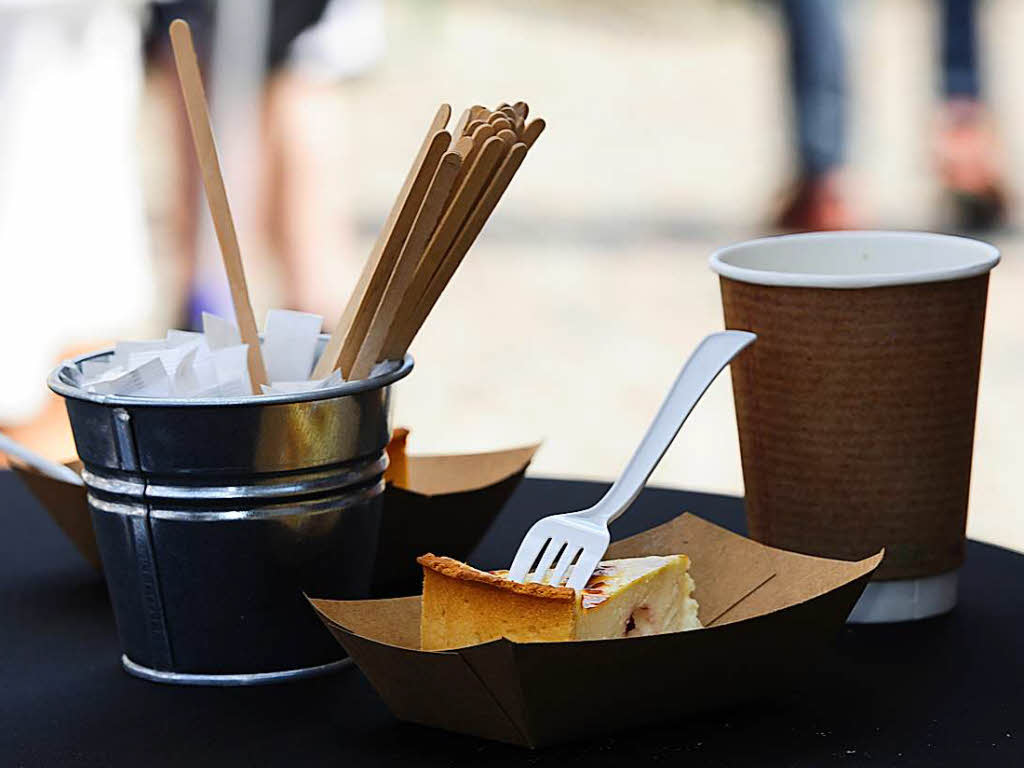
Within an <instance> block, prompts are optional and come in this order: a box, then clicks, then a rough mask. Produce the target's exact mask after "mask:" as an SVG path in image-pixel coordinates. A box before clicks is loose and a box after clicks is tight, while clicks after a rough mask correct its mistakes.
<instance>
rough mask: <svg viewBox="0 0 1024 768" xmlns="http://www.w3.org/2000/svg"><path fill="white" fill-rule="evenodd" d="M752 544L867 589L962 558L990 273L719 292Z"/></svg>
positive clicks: (939, 569) (733, 287) (724, 282)
mask: <svg viewBox="0 0 1024 768" xmlns="http://www.w3.org/2000/svg"><path fill="white" fill-rule="evenodd" d="M721 288H722V302H723V306H724V310H725V324H726V327H727V328H734V329H742V330H749V331H753V332H754V333H756V334H757V335H758V340H757V343H756V344H753V345H751V347H750V349H749V350H748V351H747V352H746V353H745V354H743V355H741V356H739V357H738V358H737V359H736V360H735V361H734V362H733V364H732V379H733V389H734V393H735V402H736V418H737V422H738V426H739V436H740V451H741V454H742V458H743V479H744V482H745V484H746V496H747V517H748V523H749V527H750V534H751V535H752V536H753V538H755V539H757V540H758V541H761V542H764V543H765V544H769V545H771V546H775V547H781V548H784V549H790V550H794V551H797V552H804V553H808V554H814V555H821V556H824V557H831V558H840V559H848V560H855V559H860V558H863V557H867V556H869V555H871V554H872V553H874V552H877V551H878V550H879V549H880V548H881V547H885V549H886V555H885V559H884V561H883V562H882V565H881V567H880V568H879V569H878V571H877V573H876V575H875V578H876V579H906V578H916V577H922V576H930V575H935V574H939V573H943V572H945V571H949V570H952V569H954V568H956V567H958V566H959V565H960V564H961V563H962V562H963V559H964V536H965V525H966V521H967V497H968V491H969V487H970V479H971V452H972V448H973V443H974V419H975V410H976V405H977V395H978V372H979V368H980V363H981V342H982V332H983V329H984V324H985V303H986V297H987V294H988V275H987V274H985V275H980V276H978V277H972V278H968V279H964V280H953V281H948V282H941V283H924V284H917V285H900V286H888V287H883V288H863V289H846V290H838V289H824V288H794V287H779V286H766V285H753V284H749V283H742V282H738V281H735V280H731V279H728V278H725V277H723V278H721Z"/></svg>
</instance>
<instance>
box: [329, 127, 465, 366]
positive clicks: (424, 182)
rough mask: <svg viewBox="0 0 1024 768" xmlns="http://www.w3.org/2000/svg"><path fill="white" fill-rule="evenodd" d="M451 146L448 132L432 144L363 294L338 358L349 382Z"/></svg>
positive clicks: (443, 133)
mask: <svg viewBox="0 0 1024 768" xmlns="http://www.w3.org/2000/svg"><path fill="white" fill-rule="evenodd" d="M450 143H451V134H449V133H448V131H440V132H438V133H437V134H435V135H434V141H433V143H432V144H431V145H430V148H429V150H428V152H427V156H426V159H425V160H424V162H423V164H422V165H421V166H420V169H419V173H418V174H417V175H416V179H415V181H414V182H413V185H412V187H411V191H410V193H409V196H408V197H407V198H406V200H405V204H404V205H403V206H402V210H401V212H400V213H399V215H398V217H397V218H396V219H395V226H394V228H393V229H392V231H391V234H390V235H389V236H388V238H387V240H386V241H385V244H384V247H383V249H382V251H381V258H380V261H379V263H378V265H377V270H376V271H375V272H374V273H373V276H372V277H371V278H370V282H369V284H368V285H367V290H366V293H365V294H364V295H363V297H362V301H361V302H360V304H359V308H358V309H357V310H356V313H355V316H354V317H353V320H352V326H351V327H350V328H349V330H348V334H347V335H346V336H345V340H344V341H343V342H342V344H341V353H340V354H339V355H338V365H339V366H340V367H341V373H342V375H343V376H344V377H345V378H346V379H348V380H353V379H354V378H358V377H357V376H355V374H354V372H353V366H354V365H355V362H356V357H357V356H358V355H359V350H360V348H361V347H362V346H363V342H364V341H365V340H366V334H367V333H368V332H369V330H370V323H371V322H372V320H373V316H374V315H375V314H376V312H377V308H378V307H379V306H380V302H381V299H382V298H383V296H384V292H385V290H386V289H387V285H388V283H389V282H390V280H391V276H392V274H393V273H394V271H395V266H396V264H397V263H398V258H399V256H400V255H401V253H402V249H403V248H404V246H405V243H406V240H407V239H408V237H409V232H410V230H411V229H412V226H413V224H414V222H415V221H416V216H417V215H418V213H419V211H420V207H421V206H422V205H423V201H424V199H425V198H426V195H427V191H428V190H429V188H430V183H431V181H432V180H433V178H434V174H435V172H436V171H437V168H438V165H439V164H440V162H441V158H442V156H443V155H444V154H445V152H447V150H448V146H449V144H450Z"/></svg>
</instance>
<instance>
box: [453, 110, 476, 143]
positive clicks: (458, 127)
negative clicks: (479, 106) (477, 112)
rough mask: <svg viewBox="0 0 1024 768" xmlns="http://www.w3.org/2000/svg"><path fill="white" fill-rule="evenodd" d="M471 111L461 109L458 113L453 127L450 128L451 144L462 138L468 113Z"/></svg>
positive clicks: (467, 122)
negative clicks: (459, 113)
mask: <svg viewBox="0 0 1024 768" xmlns="http://www.w3.org/2000/svg"><path fill="white" fill-rule="evenodd" d="M471 114H472V111H471V110H470V109H468V108H467V109H464V110H462V114H461V115H459V119H458V121H456V123H455V127H454V128H453V129H452V146H453V147H454V146H455V142H456V141H458V140H459V139H461V138H462V135H463V134H464V133H465V132H466V126H467V125H469V121H470V115H471Z"/></svg>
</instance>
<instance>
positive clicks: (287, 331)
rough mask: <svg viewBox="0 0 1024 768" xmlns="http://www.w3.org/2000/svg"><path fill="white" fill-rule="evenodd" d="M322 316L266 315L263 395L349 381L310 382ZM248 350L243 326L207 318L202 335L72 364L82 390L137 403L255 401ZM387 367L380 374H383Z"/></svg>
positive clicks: (121, 348)
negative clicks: (130, 398)
mask: <svg viewBox="0 0 1024 768" xmlns="http://www.w3.org/2000/svg"><path fill="white" fill-rule="evenodd" d="M322 325H323V318H322V317H321V316H320V315H314V314H309V313H306V312H293V311H290V310H271V311H270V312H268V313H267V318H266V324H265V330H264V334H263V337H264V338H263V343H262V352H263V358H264V361H265V365H266V368H267V372H268V375H269V378H270V383H269V384H265V385H263V386H262V394H274V395H281V394H292V393H298V392H310V391H313V390H318V389H326V388H330V387H335V386H338V385H340V384H342V383H344V378H343V377H342V375H341V371H339V370H335V371H333V372H332V373H331V374H330V375H329V376H326V377H324V378H320V379H310V378H309V375H310V372H311V371H312V369H313V364H314V363H315V361H316V353H317V348H318V345H319V343H320V330H321V327H322ZM247 359H248V346H247V345H245V344H242V342H241V334H240V333H239V330H238V327H237V326H236V325H235V324H234V323H232V322H230V321H228V320H225V319H224V318H222V317H218V316H217V315H212V314H210V313H207V312H204V313H203V330H202V332H197V331H179V330H170V331H168V332H167V335H166V337H165V338H163V339H152V340H144V341H122V342H119V343H118V344H117V345H116V346H115V348H114V352H113V354H111V355H109V356H107V357H105V358H101V359H92V360H83V361H82V362H81V363H80V364H78V365H75V364H73V363H68V364H66V365H65V370H66V371H67V375H68V376H69V378H71V380H72V381H74V383H75V384H76V385H77V386H81V387H82V388H83V389H86V390H88V391H90V392H95V393H97V394H108V395H126V396H135V397H174V398H242V397H251V396H253V395H252V390H251V383H250V379H249V369H248V365H247ZM383 365H385V364H380V365H378V366H377V367H376V368H375V369H374V374H376V373H378V372H380V371H381V370H382V366H383Z"/></svg>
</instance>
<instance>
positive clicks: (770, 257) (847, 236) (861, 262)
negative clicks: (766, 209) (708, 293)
mask: <svg viewBox="0 0 1024 768" xmlns="http://www.w3.org/2000/svg"><path fill="white" fill-rule="evenodd" d="M998 263H999V250H998V249H997V248H996V247H995V246H992V245H990V244H988V243H984V242H982V241H980V240H973V239H971V238H968V237H958V236H955V235H940V234H936V233H932V232H897V231H849V232H810V233H806V234H798V235H778V236H775V237H762V238H758V239H756V240H748V241H746V242H742V243H736V244H734V245H729V246H726V247H725V248H720V249H719V250H717V251H715V252H714V253H713V254H711V258H710V265H711V269H712V270H713V271H714V272H716V273H718V274H719V275H722V276H723V277H727V278H730V279H731V280H737V281H739V282H743V283H754V284H756V285H776V286H793V287H804V288H877V287H883V286H891V285H911V284H915V283H936V282H943V281H947V280H963V279H965V278H968V277H975V276H977V275H982V274H985V273H986V272H988V271H989V270H991V269H992V268H993V267H994V266H995V265H996V264H998Z"/></svg>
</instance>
